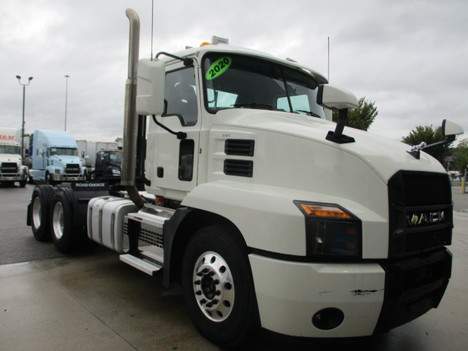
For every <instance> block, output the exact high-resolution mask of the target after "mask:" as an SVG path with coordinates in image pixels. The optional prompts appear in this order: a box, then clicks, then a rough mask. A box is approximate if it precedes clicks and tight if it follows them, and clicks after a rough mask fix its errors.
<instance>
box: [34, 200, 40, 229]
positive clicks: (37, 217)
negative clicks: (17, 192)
mask: <svg viewBox="0 0 468 351" xmlns="http://www.w3.org/2000/svg"><path fill="white" fill-rule="evenodd" d="M41 209H42V206H41V199H39V197H38V196H37V197H35V198H34V202H33V208H32V222H33V223H32V224H33V226H34V229H35V230H37V229H39V227H40V226H41Z"/></svg>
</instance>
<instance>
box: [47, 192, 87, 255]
mask: <svg viewBox="0 0 468 351" xmlns="http://www.w3.org/2000/svg"><path fill="white" fill-rule="evenodd" d="M74 206H75V204H74V202H73V191H72V189H71V188H69V187H66V186H59V187H58V188H57V191H56V192H55V195H54V198H53V200H52V213H51V216H50V229H51V232H52V241H53V242H54V244H55V247H56V248H57V250H58V251H60V252H63V253H68V252H71V251H73V250H75V249H77V248H79V247H80V246H81V244H82V243H83V241H84V239H83V237H84V233H83V231H82V228H79V226H77V225H76V223H77V221H78V219H77V218H74V217H75V213H74Z"/></svg>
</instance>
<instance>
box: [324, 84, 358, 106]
mask: <svg viewBox="0 0 468 351" xmlns="http://www.w3.org/2000/svg"><path fill="white" fill-rule="evenodd" d="M317 103H318V104H319V105H321V106H323V107H326V108H328V109H330V110H343V109H348V110H351V109H353V108H356V107H358V106H359V104H358V100H357V98H356V95H354V94H353V93H351V92H350V91H348V90H345V89H341V88H338V87H335V86H333V85H330V84H324V85H320V86H319V87H318V94H317Z"/></svg>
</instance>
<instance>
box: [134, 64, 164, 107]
mask: <svg viewBox="0 0 468 351" xmlns="http://www.w3.org/2000/svg"><path fill="white" fill-rule="evenodd" d="M165 80H166V69H165V66H164V62H163V61H161V60H155V61H151V60H149V59H142V60H140V62H139V63H138V81H137V98H136V112H137V114H138V115H144V116H147V115H156V116H159V115H162V114H163V112H164V93H165Z"/></svg>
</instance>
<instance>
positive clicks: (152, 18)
mask: <svg viewBox="0 0 468 351" xmlns="http://www.w3.org/2000/svg"><path fill="white" fill-rule="evenodd" d="M153 23H154V0H151V61H153Z"/></svg>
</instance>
